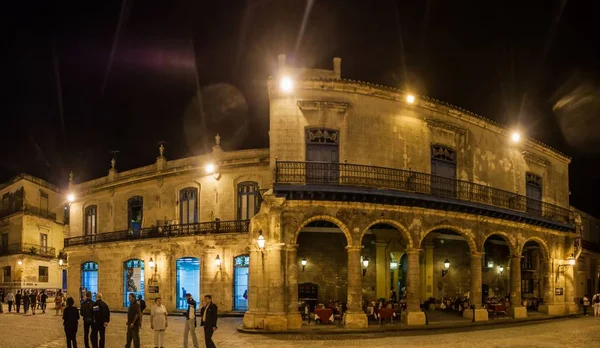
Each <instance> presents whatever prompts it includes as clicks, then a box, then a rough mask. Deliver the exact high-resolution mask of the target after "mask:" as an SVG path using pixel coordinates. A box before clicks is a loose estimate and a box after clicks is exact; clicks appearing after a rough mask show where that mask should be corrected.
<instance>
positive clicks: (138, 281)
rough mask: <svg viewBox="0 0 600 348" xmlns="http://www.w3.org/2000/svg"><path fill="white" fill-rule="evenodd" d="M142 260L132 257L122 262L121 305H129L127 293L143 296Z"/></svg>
mask: <svg viewBox="0 0 600 348" xmlns="http://www.w3.org/2000/svg"><path fill="white" fill-rule="evenodd" d="M144 285H145V281H144V261H143V260H140V259H132V260H127V261H125V262H123V288H124V291H123V307H129V304H130V302H129V294H134V295H135V297H136V298H137V297H138V296H140V295H141V296H142V297H143V296H144Z"/></svg>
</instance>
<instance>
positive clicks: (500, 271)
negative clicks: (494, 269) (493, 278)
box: [498, 265, 504, 274]
mask: <svg viewBox="0 0 600 348" xmlns="http://www.w3.org/2000/svg"><path fill="white" fill-rule="evenodd" d="M502 272H504V266H502V265H500V266H498V274H502Z"/></svg>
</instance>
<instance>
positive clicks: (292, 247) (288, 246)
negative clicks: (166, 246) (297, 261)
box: [285, 244, 298, 251]
mask: <svg viewBox="0 0 600 348" xmlns="http://www.w3.org/2000/svg"><path fill="white" fill-rule="evenodd" d="M285 251H298V244H286V246H285Z"/></svg>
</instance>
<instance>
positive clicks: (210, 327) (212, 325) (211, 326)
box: [200, 295, 218, 348]
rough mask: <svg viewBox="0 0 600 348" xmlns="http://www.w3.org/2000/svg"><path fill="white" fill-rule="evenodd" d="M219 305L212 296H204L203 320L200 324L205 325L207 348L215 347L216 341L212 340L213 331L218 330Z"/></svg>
mask: <svg viewBox="0 0 600 348" xmlns="http://www.w3.org/2000/svg"><path fill="white" fill-rule="evenodd" d="M217 312H218V308H217V305H216V304H214V303H213V301H212V296H211V295H206V296H204V306H202V308H201V309H200V316H201V317H202V321H201V322H200V326H204V340H205V342H206V348H215V347H216V346H215V343H214V342H213V340H212V335H213V333H214V332H215V331H216V330H217Z"/></svg>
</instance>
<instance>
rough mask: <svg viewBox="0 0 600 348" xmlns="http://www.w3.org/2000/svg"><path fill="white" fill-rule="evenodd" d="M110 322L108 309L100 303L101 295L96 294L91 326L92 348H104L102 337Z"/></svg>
mask: <svg viewBox="0 0 600 348" xmlns="http://www.w3.org/2000/svg"><path fill="white" fill-rule="evenodd" d="M109 322H110V309H109V308H108V305H107V304H106V303H104V301H102V294H101V293H97V294H96V302H95V303H94V324H93V325H92V348H104V337H105V333H106V327H107V326H108V323H109ZM98 334H100V345H98Z"/></svg>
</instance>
